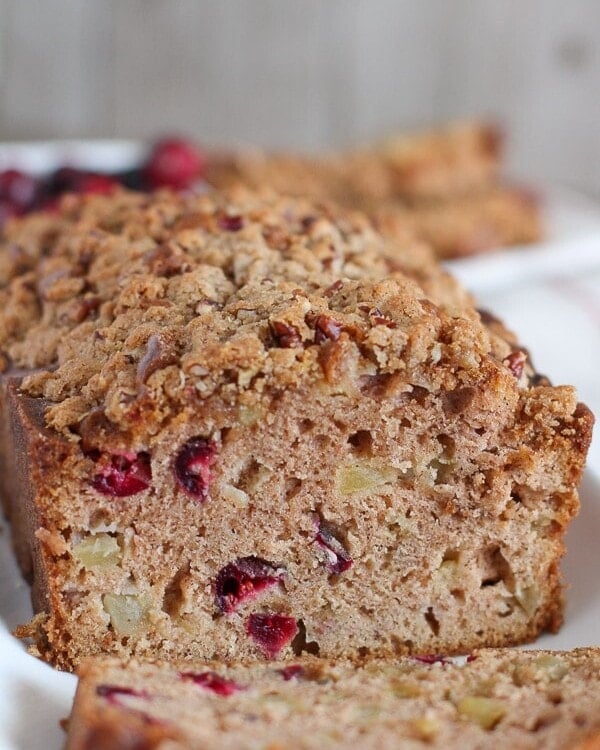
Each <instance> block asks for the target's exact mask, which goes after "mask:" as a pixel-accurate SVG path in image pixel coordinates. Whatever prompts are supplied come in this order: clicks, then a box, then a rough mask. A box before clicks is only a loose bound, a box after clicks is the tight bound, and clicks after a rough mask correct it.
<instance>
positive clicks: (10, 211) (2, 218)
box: [0, 198, 21, 229]
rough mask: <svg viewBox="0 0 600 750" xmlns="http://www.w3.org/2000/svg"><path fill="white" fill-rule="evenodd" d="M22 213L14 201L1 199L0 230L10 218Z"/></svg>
mask: <svg viewBox="0 0 600 750" xmlns="http://www.w3.org/2000/svg"><path fill="white" fill-rule="evenodd" d="M20 213H21V211H20V210H19V207H18V206H15V204H14V203H12V201H7V200H4V199H2V198H0V229H1V228H2V227H3V226H4V224H5V223H6V222H7V221H8V220H9V219H10V218H12V217H13V216H18V215H19V214H20Z"/></svg>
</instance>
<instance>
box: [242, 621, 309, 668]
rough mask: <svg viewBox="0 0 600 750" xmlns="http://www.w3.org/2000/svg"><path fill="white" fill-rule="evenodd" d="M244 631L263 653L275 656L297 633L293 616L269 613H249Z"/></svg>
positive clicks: (271, 657)
mask: <svg viewBox="0 0 600 750" xmlns="http://www.w3.org/2000/svg"><path fill="white" fill-rule="evenodd" d="M246 632H247V633H248V635H249V636H250V638H252V640H253V641H254V642H255V643H256V645H257V646H258V648H259V649H260V650H261V651H262V652H263V654H264V655H265V656H266V657H267V658H269V659H273V658H275V657H276V656H277V655H278V654H279V652H280V651H281V649H282V648H283V647H284V646H287V644H288V643H290V641H292V640H293V638H294V636H295V635H296V634H297V633H298V624H297V623H296V620H294V618H293V617H286V616H285V615H274V614H270V613H264V614H253V615H250V617H249V618H248V620H247V621H246Z"/></svg>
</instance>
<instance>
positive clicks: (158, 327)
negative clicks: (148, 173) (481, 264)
mask: <svg viewBox="0 0 600 750" xmlns="http://www.w3.org/2000/svg"><path fill="white" fill-rule="evenodd" d="M0 307H1V310H2V312H1V313H0V351H1V352H2V353H3V356H4V365H5V368H20V369H26V370H33V371H34V372H33V373H32V374H30V375H29V376H28V377H26V378H25V380H24V383H23V389H24V390H25V392H26V393H28V394H30V395H33V396H39V397H43V398H45V399H47V400H48V402H49V408H48V409H47V421H48V424H49V425H51V426H52V427H54V428H55V429H57V430H59V431H62V432H64V433H65V434H69V435H70V436H72V437H73V436H74V438H75V439H77V434H75V435H73V433H77V431H78V426H79V425H80V424H81V423H82V421H85V420H86V419H87V420H89V418H90V416H91V415H92V416H94V417H96V416H97V415H98V413H102V414H103V415H104V418H106V419H108V420H109V421H110V422H112V423H114V424H115V425H116V426H117V427H118V428H119V429H120V430H123V431H132V430H138V431H139V430H141V429H144V430H146V431H147V432H148V434H154V433H155V432H156V431H157V430H158V429H160V426H161V424H163V423H164V422H165V420H167V419H168V418H169V415H171V414H174V413H177V412H180V411H181V410H182V409H185V408H186V407H193V406H194V404H196V405H197V404H198V402H200V401H202V400H204V399H206V398H207V397H209V396H211V395H212V394H215V393H219V395H220V397H221V399H223V400H224V401H225V402H227V401H229V402H231V403H233V402H234V401H235V400H236V399H239V395H240V394H241V393H245V394H246V398H247V400H248V401H249V402H250V401H251V400H252V398H255V399H260V398H264V396H265V394H271V395H272V394H273V393H276V392H277V391H278V390H281V389H285V388H290V387H301V386H302V384H304V383H307V382H309V383H314V382H315V381H319V382H320V381H322V382H323V383H324V385H325V386H326V387H329V388H344V389H351V388H356V387H357V383H359V382H361V379H362V380H364V379H366V378H373V377H376V376H378V375H385V374H391V373H400V372H401V373H403V376H404V377H405V378H406V381H407V383H408V384H410V385H412V386H420V387H425V388H427V389H428V390H438V389H441V388H444V389H448V390H452V389H454V388H455V387H456V386H457V384H461V383H462V384H463V385H468V384H469V382H471V381H478V382H480V381H481V379H482V372H483V373H484V375H483V377H485V370H486V368H488V369H489V368H492V369H494V368H495V369H498V368H500V369H502V370H503V371H504V372H505V374H506V375H508V374H509V373H510V370H509V368H508V367H506V365H502V364H501V359H502V358H503V357H507V356H508V355H509V353H510V349H509V348H508V345H504V348H503V346H502V345H501V346H500V349H499V353H498V352H494V354H495V355H496V356H491V350H492V349H493V348H494V347H495V348H496V349H498V342H497V341H495V344H494V346H492V343H493V340H494V337H493V334H491V333H490V332H489V331H488V329H487V328H486V327H485V326H483V325H482V324H481V322H480V320H479V316H478V314H477V313H476V312H475V310H474V309H473V307H472V305H471V301H470V299H469V297H468V296H467V295H466V294H465V293H464V292H462V291H461V290H460V289H459V288H458V286H457V285H455V284H454V283H453V282H452V281H450V280H449V279H448V277H447V276H446V275H445V274H444V273H443V272H442V271H441V270H440V269H439V267H438V266H437V265H435V263H434V262H433V261H432V260H431V257H430V256H429V255H428V253H427V251H426V250H424V249H423V248H419V247H418V246H416V247H415V246H410V248H402V247H399V246H398V245H395V246H392V245H390V243H389V241H386V240H384V239H382V238H381V237H380V236H379V235H378V234H377V232H376V231H375V230H374V229H373V227H372V225H371V224H370V222H369V221H368V220H367V219H366V218H364V217H362V216H361V215H360V214H353V213H350V212H343V211H339V210H337V209H335V210H334V209H332V208H331V207H328V206H327V205H320V206H315V205H314V204H311V203H310V202H308V201H304V200H301V199H287V198H282V197H277V196H275V195H273V194H270V193H266V192H262V193H253V192H249V191H247V190H243V189H237V190H232V191H230V192H229V193H225V194H219V193H213V194H207V195H202V196H180V195H174V194H172V193H169V192H162V193H158V194H155V195H154V196H148V195H142V194H136V193H129V192H125V191H123V192H120V193H118V194H116V195H114V196H111V197H102V196H94V197H90V196H88V197H81V196H68V197H67V198H66V199H65V200H64V201H63V203H62V205H61V208H60V211H59V213H58V214H57V215H54V216H51V215H45V216H44V215H38V216H32V217H30V218H27V219H25V220H23V221H21V222H17V223H15V224H13V226H12V227H11V228H9V230H8V232H7V234H6V236H5V239H4V241H3V243H2V251H1V252H0ZM491 341H492V343H490V342H491ZM490 372H491V370H490ZM142 416H143V419H140V417H142ZM142 424H143V427H142V426H141V425H142Z"/></svg>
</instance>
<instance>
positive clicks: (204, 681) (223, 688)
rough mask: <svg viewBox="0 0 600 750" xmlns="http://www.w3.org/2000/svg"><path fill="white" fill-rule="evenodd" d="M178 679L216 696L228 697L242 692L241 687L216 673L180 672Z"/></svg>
mask: <svg viewBox="0 0 600 750" xmlns="http://www.w3.org/2000/svg"><path fill="white" fill-rule="evenodd" d="M180 677H181V679H182V680H185V681H186V682H193V683H194V684H195V685H199V686H200V687H203V688H205V689H206V690H211V691H212V692H213V693H216V694H217V695H222V696H223V697H225V698H226V697H228V696H230V695H233V694H234V693H237V692H239V691H240V690H244V688H243V687H242V686H241V685H238V684H237V682H234V681H233V680H227V679H225V677H221V675H218V674H217V673H216V672H180Z"/></svg>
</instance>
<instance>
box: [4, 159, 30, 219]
mask: <svg viewBox="0 0 600 750" xmlns="http://www.w3.org/2000/svg"><path fill="white" fill-rule="evenodd" d="M38 190H39V183H38V181H37V180H36V179H35V177H32V176H31V175H28V174H25V173H24V172H19V171H17V170H16V169H7V170H6V171H5V172H0V198H1V199H3V200H6V201H9V202H10V203H13V204H14V205H15V206H16V207H18V208H20V209H22V210H24V211H25V210H27V209H28V208H31V207H32V206H33V204H34V203H35V200H36V198H37V194H38Z"/></svg>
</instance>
